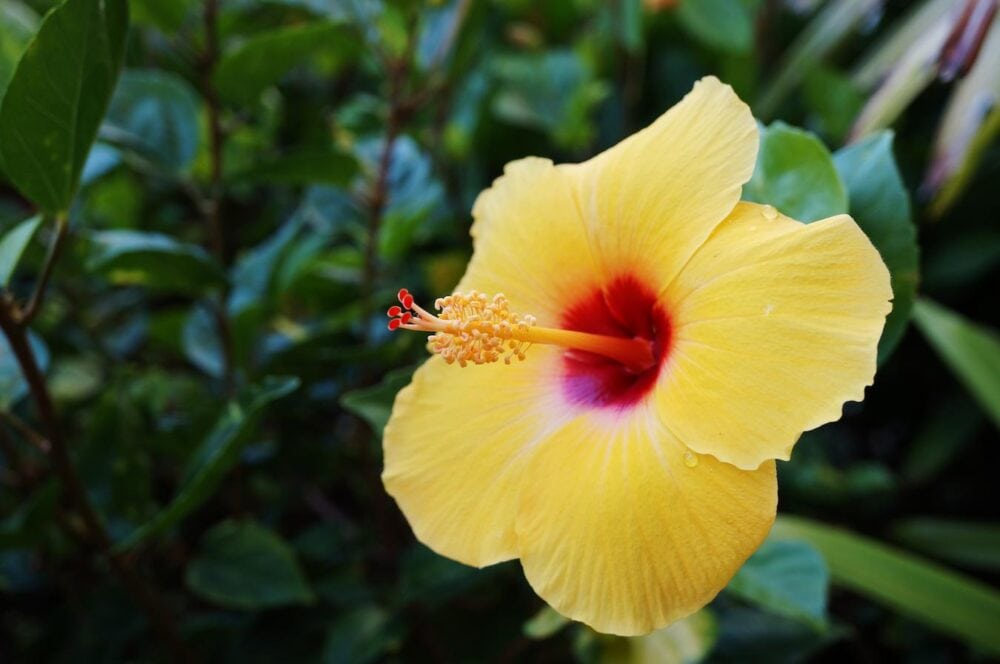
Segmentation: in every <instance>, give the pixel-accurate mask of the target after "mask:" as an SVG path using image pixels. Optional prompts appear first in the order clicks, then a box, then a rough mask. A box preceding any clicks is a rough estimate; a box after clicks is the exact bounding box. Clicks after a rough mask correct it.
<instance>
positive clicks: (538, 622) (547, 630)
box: [521, 606, 570, 640]
mask: <svg viewBox="0 0 1000 664" xmlns="http://www.w3.org/2000/svg"><path fill="white" fill-rule="evenodd" d="M569 622H570V621H569V618H567V617H566V616H564V615H563V614H561V613H559V612H558V611H556V610H555V609H553V608H552V607H551V606H545V607H542V609H541V610H539V612H538V613H536V614H535V615H534V616H532V618H531V620H529V621H528V622H526V623H524V626H523V627H522V628H521V631H522V632H524V635H525V636H526V637H528V638H529V639H536V640H541V639H547V638H549V637H550V636H552V635H553V634H555V633H556V632H558V631H559V630H561V629H562V628H563V627H565V626H566V625H568V624H569Z"/></svg>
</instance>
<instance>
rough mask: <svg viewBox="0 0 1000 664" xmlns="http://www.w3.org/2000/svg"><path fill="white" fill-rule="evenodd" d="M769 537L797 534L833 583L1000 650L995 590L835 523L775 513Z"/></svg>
mask: <svg viewBox="0 0 1000 664" xmlns="http://www.w3.org/2000/svg"><path fill="white" fill-rule="evenodd" d="M771 538H772V539H774V540H783V539H802V540H805V541H807V542H809V543H810V544H812V545H813V546H815V547H816V548H817V549H818V550H819V552H820V553H822V554H823V558H825V559H826V563H827V565H829V567H830V575H831V577H832V578H833V581H834V583H836V584H839V585H842V586H844V587H846V588H849V589H850V590H853V591H854V592H857V593H860V594H861V595H864V596H865V597H867V598H869V599H871V600H873V601H875V602H878V603H880V604H883V605H885V606H887V607H889V608H891V609H893V610H895V611H898V612H899V613H901V614H902V615H905V616H908V617H909V618H912V619H914V620H918V621H920V622H922V623H924V624H926V625H928V626H929V627H933V628H935V629H938V630H941V631H942V632H944V633H946V634H950V635H951V636H955V637H958V638H960V639H963V640H965V641H967V642H969V643H970V644H972V645H974V646H976V647H977V648H981V649H982V650H984V651H985V652H987V653H989V654H992V655H998V654H1000V631H998V630H997V628H996V621H997V616H1000V593H997V591H995V590H993V589H992V588H990V587H989V586H987V585H984V584H981V583H977V582H976V581H974V580H973V579H971V578H969V577H965V576H962V575H961V574H957V573H955V572H952V571H950V570H947V569H945V568H942V567H940V566H938V565H935V564H934V563H931V562H929V561H926V560H923V559H921V558H918V557H917V556H914V555H911V554H908V553H904V552H902V551H899V550H896V549H893V548H892V547H889V546H886V545H885V544H881V543H879V542H876V541H873V540H870V539H868V538H865V537H862V536H861V535H856V534H854V533H850V532H848V531H846V530H841V529H840V528H834V527H832V526H827V525H825V524H822V523H819V522H816V521H810V520H808V519H802V518H797V517H788V516H782V517H779V518H778V520H777V522H776V523H775V525H774V529H773V530H772V532H771Z"/></svg>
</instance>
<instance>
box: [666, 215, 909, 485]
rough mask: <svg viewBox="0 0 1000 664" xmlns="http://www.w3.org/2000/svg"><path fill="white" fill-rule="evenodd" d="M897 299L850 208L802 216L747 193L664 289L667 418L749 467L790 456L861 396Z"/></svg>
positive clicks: (688, 439) (684, 434) (698, 447)
mask: <svg viewBox="0 0 1000 664" xmlns="http://www.w3.org/2000/svg"><path fill="white" fill-rule="evenodd" d="M891 298H892V291H891V289H890V286H889V273H888V271H887V270H886V268H885V265H884V264H883V262H882V260H881V258H880V257H879V254H878V251H876V249H875V248H874V247H873V246H872V244H871V242H870V241H869V240H868V238H867V237H866V236H865V234H864V233H863V232H862V231H861V229H860V228H858V226H857V224H855V223H854V220H852V219H851V218H850V217H848V216H846V215H839V216H836V217H831V218H829V219H825V220H823V221H819V222H815V223H812V224H808V225H804V224H800V223H799V222H797V221H794V220H792V219H789V218H788V217H784V216H782V215H780V214H778V213H777V212H776V211H775V210H774V208H771V207H768V206H760V205H756V204H752V203H741V204H740V205H739V206H737V207H736V209H735V210H733V213H732V214H731V215H730V216H729V218H728V219H727V220H726V221H725V222H724V223H723V224H722V225H720V227H719V228H718V230H717V231H716V232H715V233H714V234H713V235H712V237H711V238H709V240H708V241H707V242H706V243H705V245H704V246H702V248H701V249H700V250H699V251H698V253H697V254H696V255H695V256H694V257H693V258H692V259H691V261H690V262H689V263H688V265H687V266H686V267H685V268H684V270H683V272H682V273H681V275H680V276H679V277H678V278H677V279H676V280H675V282H674V283H673V284H672V285H671V287H670V288H669V289H668V291H667V292H666V293H665V300H666V302H667V306H668V308H669V309H670V311H671V314H672V319H673V324H674V337H673V342H672V347H671V349H670V356H669V358H668V364H667V367H666V369H665V371H664V374H663V377H662V378H661V382H660V383H659V384H658V386H657V388H656V399H657V401H658V404H659V409H660V413H661V417H662V420H663V422H664V424H665V425H666V426H667V427H669V428H670V430H671V431H672V432H673V433H674V434H676V435H677V436H678V437H679V438H680V439H681V440H682V441H683V442H684V443H685V444H686V445H688V446H689V447H690V448H692V449H694V450H695V451H697V452H701V453H703V454H711V455H713V456H715V457H716V458H718V459H720V460H722V461H725V462H728V463H732V464H735V465H737V466H739V467H740V468H747V469H749V468H756V467H757V466H758V465H760V463H761V462H763V461H764V460H766V459H788V458H789V455H790V453H791V448H792V446H793V445H794V444H795V442H796V440H798V438H799V436H800V435H801V434H802V432H803V431H806V430H809V429H813V428H815V427H817V426H819V425H821V424H824V423H826V422H830V421H833V420H836V419H838V418H839V417H840V414H841V408H842V406H843V404H844V402H845V401H848V400H854V401H860V400H861V399H862V398H864V388H865V386H867V385H871V383H872V381H873V378H874V375H875V358H876V349H877V345H878V339H879V336H880V335H881V333H882V327H883V325H884V323H885V316H886V314H888V313H889V310H890V309H891V306H890V303H889V300H890V299H891Z"/></svg>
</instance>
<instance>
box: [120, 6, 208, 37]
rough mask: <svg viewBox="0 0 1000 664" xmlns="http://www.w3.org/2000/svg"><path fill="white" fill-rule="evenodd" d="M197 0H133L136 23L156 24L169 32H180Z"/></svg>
mask: <svg viewBox="0 0 1000 664" xmlns="http://www.w3.org/2000/svg"><path fill="white" fill-rule="evenodd" d="M195 2H196V0H132V17H133V20H134V22H135V23H137V24H139V23H146V24H150V25H154V26H156V27H157V28H159V29H160V30H162V31H163V32H165V33H167V34H172V33H175V32H178V31H179V30H180V29H181V28H183V27H184V21H185V20H186V19H187V18H188V16H189V15H190V13H191V9H192V6H193V5H194V4H195Z"/></svg>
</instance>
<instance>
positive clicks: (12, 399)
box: [0, 331, 49, 409]
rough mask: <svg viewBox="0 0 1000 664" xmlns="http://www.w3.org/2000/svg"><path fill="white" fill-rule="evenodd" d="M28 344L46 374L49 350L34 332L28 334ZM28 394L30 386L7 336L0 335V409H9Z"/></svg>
mask: <svg viewBox="0 0 1000 664" xmlns="http://www.w3.org/2000/svg"><path fill="white" fill-rule="evenodd" d="M28 344H29V345H30V346H31V351H32V352H33V353H34V354H35V361H36V362H37V363H38V366H39V368H41V370H42V371H43V372H44V371H46V370H47V369H48V368H49V349H48V347H47V346H46V345H45V342H44V341H42V338H41V337H39V336H38V335H37V334H35V333H34V332H31V331H29V332H28ZM27 394H28V384H27V383H26V382H25V381H24V374H22V373H21V366H20V365H19V364H18V363H17V358H16V357H14V353H13V351H11V349H10V344H9V343H8V341H7V335H0V408H2V409H8V408H10V407H11V406H13V405H14V404H16V403H17V402H18V401H20V400H21V399H22V398H24V396H25V395H27Z"/></svg>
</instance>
